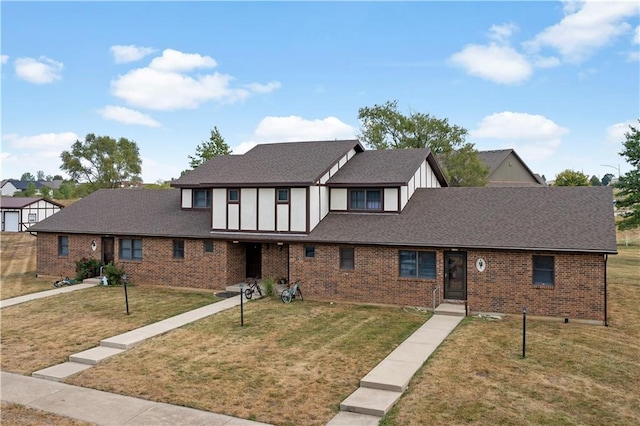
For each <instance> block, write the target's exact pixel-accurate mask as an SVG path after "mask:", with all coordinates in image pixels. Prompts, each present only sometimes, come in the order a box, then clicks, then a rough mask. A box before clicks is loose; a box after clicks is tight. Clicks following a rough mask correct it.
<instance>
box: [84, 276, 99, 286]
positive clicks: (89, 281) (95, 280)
mask: <svg viewBox="0 0 640 426" xmlns="http://www.w3.org/2000/svg"><path fill="white" fill-rule="evenodd" d="M82 284H93V285H100V284H102V281H101V280H100V277H93V278H85V279H84V280H82Z"/></svg>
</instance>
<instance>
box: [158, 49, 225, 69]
mask: <svg viewBox="0 0 640 426" xmlns="http://www.w3.org/2000/svg"><path fill="white" fill-rule="evenodd" d="M217 65H218V64H217V63H216V61H215V59H213V58H212V57H210V56H201V55H199V54H197V53H182V52H179V51H177V50H173V49H165V50H164V51H163V52H162V56H160V57H158V58H154V59H153V61H151V64H149V68H153V69H155V70H158V71H173V72H184V71H191V70H194V69H196V68H215V67H216V66H217Z"/></svg>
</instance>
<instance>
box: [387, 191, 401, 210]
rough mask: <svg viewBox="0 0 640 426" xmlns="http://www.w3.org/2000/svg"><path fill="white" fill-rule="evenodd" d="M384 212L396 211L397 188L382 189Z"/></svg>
mask: <svg viewBox="0 0 640 426" xmlns="http://www.w3.org/2000/svg"><path fill="white" fill-rule="evenodd" d="M384 211H386V212H394V211H398V188H385V189H384Z"/></svg>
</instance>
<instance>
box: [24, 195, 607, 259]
mask: <svg viewBox="0 0 640 426" xmlns="http://www.w3.org/2000/svg"><path fill="white" fill-rule="evenodd" d="M612 200H613V193H612V190H611V188H610V187H510V188H489V187H485V188H429V189H417V190H416V192H415V193H414V195H413V197H412V198H411V200H410V201H409V203H408V204H407V206H406V207H405V208H404V210H403V211H402V213H399V214H390V213H329V215H327V216H326V217H325V218H324V219H323V220H322V221H321V222H320V223H319V224H318V226H317V227H316V228H315V229H314V230H313V231H312V232H311V233H310V234H309V235H304V234H287V233H283V234H274V233H255V232H254V233H247V232H210V230H211V212H210V211H209V210H198V211H195V210H194V211H188V210H181V209H180V191H179V190H177V189H171V190H153V189H111V190H99V191H96V192H94V193H93V194H91V195H90V196H88V197H86V198H84V199H82V200H80V201H78V202H76V203H74V204H72V205H70V206H68V207H67V208H65V209H63V210H61V211H60V212H59V213H56V214H55V215H52V216H50V217H49V218H47V219H45V220H44V221H42V222H40V223H38V224H36V225H34V226H32V227H31V228H30V231H42V232H56V233H88V234H112V235H149V236H164V237H194V238H222V239H229V240H239V241H264V242H273V241H283V242H287V241H289V242H294V241H297V242H310V243H312V242H314V243H339V244H375V245H391V246H416V247H457V248H485V249H510V250H540V251H544V250H549V251H570V252H595V253H616V234H615V223H614V216H613V203H612Z"/></svg>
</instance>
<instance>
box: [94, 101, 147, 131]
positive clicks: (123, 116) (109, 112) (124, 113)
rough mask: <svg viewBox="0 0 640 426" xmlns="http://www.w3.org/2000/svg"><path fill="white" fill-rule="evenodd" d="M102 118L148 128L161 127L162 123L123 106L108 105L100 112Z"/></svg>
mask: <svg viewBox="0 0 640 426" xmlns="http://www.w3.org/2000/svg"><path fill="white" fill-rule="evenodd" d="M98 112H99V113H100V115H101V116H102V118H104V119H107V120H113V121H119V122H121V123H125V124H139V125H141V126H148V127H160V123H158V122H157V121H156V120H154V119H153V118H151V117H150V116H148V115H147V114H143V113H141V112H140V111H136V110H134V109H129V108H125V107H121V106H115V105H107V106H106V107H104V108H102V109H100V110H98Z"/></svg>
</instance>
